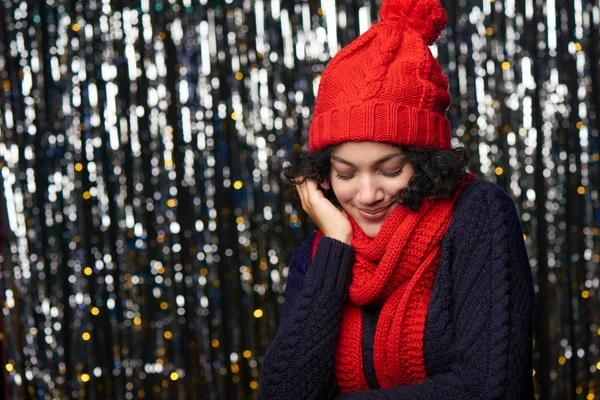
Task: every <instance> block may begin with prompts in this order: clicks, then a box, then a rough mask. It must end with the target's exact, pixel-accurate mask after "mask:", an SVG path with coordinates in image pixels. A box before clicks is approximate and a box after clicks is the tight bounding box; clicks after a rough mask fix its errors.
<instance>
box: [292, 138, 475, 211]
mask: <svg viewBox="0 0 600 400" xmlns="http://www.w3.org/2000/svg"><path fill="white" fill-rule="evenodd" d="M337 146H338V145H330V146H327V147H324V148H323V149H321V150H319V151H316V152H312V153H309V152H308V151H306V150H300V151H296V152H295V153H294V154H293V155H292V157H291V160H290V162H289V164H287V165H286V166H285V167H284V169H283V174H284V176H285V178H286V179H287V180H288V181H289V182H290V184H291V185H292V186H295V185H296V184H297V182H296V181H295V180H296V178H298V177H304V179H303V180H302V181H299V182H298V183H304V181H305V180H306V179H314V180H316V181H317V182H326V181H329V174H330V170H331V161H330V157H331V155H332V153H333V152H334V151H335V148H336V147H337ZM394 146H395V147H397V148H398V149H400V151H401V152H402V154H405V155H406V158H407V160H408V162H409V163H410V164H411V165H412V166H413V168H414V170H415V174H414V176H413V177H412V178H411V179H410V181H409V182H408V187H407V188H406V189H403V190H401V191H400V192H398V193H397V194H396V201H397V202H401V203H402V204H403V205H405V206H406V207H408V208H410V209H411V210H413V211H417V210H418V209H419V208H420V207H421V204H422V203H423V201H424V200H426V199H448V198H450V197H452V195H453V194H454V192H455V191H456V189H457V187H458V186H459V185H460V184H461V183H462V182H463V181H464V179H465V178H466V175H467V173H468V172H467V170H468V164H469V157H468V156H467V153H466V150H465V148H464V147H456V148H453V149H448V150H433V149H426V148H421V147H408V146H398V145H394ZM321 190H322V191H323V192H324V194H325V196H326V197H327V198H328V199H329V200H330V201H331V202H332V203H333V204H335V205H338V206H339V202H338V201H337V198H336V197H335V194H334V193H333V190H331V189H329V190H324V189H321Z"/></svg>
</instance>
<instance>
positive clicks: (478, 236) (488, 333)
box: [260, 0, 533, 400]
mask: <svg viewBox="0 0 600 400" xmlns="http://www.w3.org/2000/svg"><path fill="white" fill-rule="evenodd" d="M380 15H381V21H380V22H378V23H377V24H375V25H374V26H372V27H371V29H369V30H368V31H367V32H365V33H364V34H363V35H361V36H360V37H358V38H357V39H356V40H355V41H353V42H352V43H351V44H350V45H348V46H347V47H345V48H344V49H342V51H340V52H339V53H338V54H337V55H336V56H335V58H334V59H333V60H331V62H330V63H329V65H328V66H327V69H326V70H325V72H324V74H323V77H322V80H321V83H320V86H319V92H318V96H317V101H316V104H315V110H314V117H313V121H312V123H311V127H310V131H309V149H308V152H299V153H296V154H295V155H294V157H293V159H292V160H291V164H290V165H289V166H288V167H287V169H286V176H287V177H288V179H290V180H291V182H292V184H294V185H295V187H296V189H297V191H298V193H299V196H300V200H301V201H302V207H303V209H304V210H305V211H306V213H307V214H308V215H309V216H310V217H311V218H312V220H313V221H314V222H315V223H316V225H317V227H318V228H319V229H318V231H317V232H316V233H315V234H312V235H311V236H310V237H309V238H308V239H307V240H306V241H305V242H304V244H303V245H302V246H301V247H300V248H298V249H297V250H296V251H295V253H294V255H293V257H292V260H291V263H290V266H289V276H288V282H287V287H286V303H285V305H284V312H283V318H282V322H281V326H280V328H279V331H278V333H277V336H276V338H275V340H274V341H273V343H272V344H271V346H270V347H269V350H268V352H267V355H266V357H265V361H264V363H263V366H262V372H261V386H260V393H261V398H263V399H295V400H296V399H334V398H335V399H428V400H431V399H500V398H501V399H531V398H533V389H532V380H531V371H532V369H531V344H532V343H531V342H532V336H531V328H532V327H531V320H532V307H533V283H532V277H531V270H530V266H529V261H528V257H527V253H526V250H525V246H524V243H523V236H522V235H523V234H522V231H521V225H520V222H519V218H518V216H517V213H516V210H515V206H514V203H513V202H512V200H511V199H510V197H509V196H508V195H506V193H504V192H503V191H502V190H501V189H499V188H498V187H496V186H495V185H493V184H491V183H488V182H485V181H482V180H478V179H475V178H474V176H473V175H472V174H469V173H467V172H466V166H467V163H468V161H467V157H466V155H465V152H464V149H462V148H455V149H452V148H451V146H450V130H449V123H448V120H447V119H446V118H445V110H446V108H447V107H448V105H449V102H450V96H449V94H448V92H447V80H446V78H445V77H444V75H443V74H442V72H441V68H440V66H439V64H438V63H437V61H436V60H435V59H434V58H433V56H432V54H431V52H430V51H429V48H428V45H431V44H432V43H434V42H435V40H437V38H438V37H439V35H440V33H441V31H442V29H443V27H444V25H445V22H446V14H445V12H444V10H443V8H442V7H441V5H440V4H439V0H384V2H383V4H382V6H381V10H380Z"/></svg>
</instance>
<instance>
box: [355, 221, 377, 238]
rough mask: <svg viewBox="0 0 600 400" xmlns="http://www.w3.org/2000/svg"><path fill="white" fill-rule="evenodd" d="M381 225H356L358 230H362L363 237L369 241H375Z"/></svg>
mask: <svg viewBox="0 0 600 400" xmlns="http://www.w3.org/2000/svg"><path fill="white" fill-rule="evenodd" d="M381 225H383V224H369V225H364V224H363V225H362V226H361V225H358V226H359V227H360V229H362V230H363V232H364V233H365V235H367V236H368V237H370V238H371V239H375V237H376V236H377V234H378V233H379V231H380V230H381Z"/></svg>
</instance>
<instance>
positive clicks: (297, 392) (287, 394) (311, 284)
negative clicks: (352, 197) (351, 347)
mask: <svg viewBox="0 0 600 400" xmlns="http://www.w3.org/2000/svg"><path fill="white" fill-rule="evenodd" d="M306 250H307V251H309V253H308V254H310V247H308V249H306ZM299 258H303V257H294V258H293V259H292V262H291V263H290V267H289V278H288V286H287V288H286V304H285V305H284V313H283V318H282V322H281V325H280V328H279V330H278V332H277V335H276V337H275V339H274V341H273V342H272V343H271V345H270V346H269V349H268V351H267V354H266V356H265V361H264V363H263V365H262V371H261V380H260V398H261V399H264V400H279V399H280V400H283V399H293V400H301V399H307V400H308V399H323V400H327V399H333V398H334V397H335V395H336V391H337V386H336V384H335V378H334V375H333V372H334V365H335V354H336V348H337V336H338V331H339V326H340V321H341V317H342V310H343V303H344V299H345V297H346V294H347V292H348V285H349V284H350V275H351V274H350V272H351V267H352V264H353V262H354V250H353V249H352V247H351V246H349V245H347V244H345V243H342V242H340V241H338V240H335V239H331V238H328V237H322V238H321V240H320V241H319V244H318V247H317V251H316V253H315V257H314V261H313V262H312V263H311V264H310V265H309V266H308V269H307V271H306V276H304V277H302V278H301V277H300V275H302V272H303V271H302V266H301V265H299V260H298V259H299ZM306 258H308V259H309V257H306ZM290 285H291V286H290ZM299 285H302V286H301V287H299Z"/></svg>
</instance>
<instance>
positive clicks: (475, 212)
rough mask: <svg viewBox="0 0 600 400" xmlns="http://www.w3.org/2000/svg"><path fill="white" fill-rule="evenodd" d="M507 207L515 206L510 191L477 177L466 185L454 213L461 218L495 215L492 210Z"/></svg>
mask: <svg viewBox="0 0 600 400" xmlns="http://www.w3.org/2000/svg"><path fill="white" fill-rule="evenodd" d="M507 207H508V208H512V209H513V210H514V208H515V203H514V202H513V200H512V198H511V197H510V196H509V194H508V193H506V192H505V191H504V190H503V189H502V188H501V187H499V186H498V185H496V184H495V183H492V182H489V181H486V180H483V179H479V178H476V179H473V180H472V181H471V182H469V183H468V184H467V185H466V186H465V188H464V189H463V191H462V193H461V194H460V196H459V197H458V199H457V201H456V204H455V205H454V215H455V217H459V218H460V217H463V218H465V217H467V218H468V217H470V218H481V217H482V216H485V215H487V216H489V217H494V215H492V214H490V212H492V211H494V210H497V209H498V208H500V209H506V208H507ZM511 211H512V210H511Z"/></svg>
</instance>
